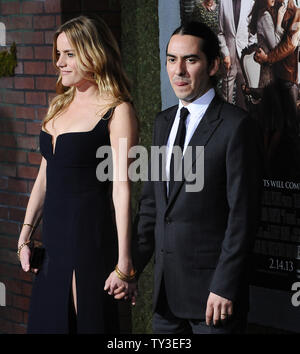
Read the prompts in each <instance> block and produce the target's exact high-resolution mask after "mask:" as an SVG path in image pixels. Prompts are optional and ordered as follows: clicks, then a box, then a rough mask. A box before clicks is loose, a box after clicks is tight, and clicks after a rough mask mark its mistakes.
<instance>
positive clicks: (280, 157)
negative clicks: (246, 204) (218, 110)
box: [180, 0, 300, 331]
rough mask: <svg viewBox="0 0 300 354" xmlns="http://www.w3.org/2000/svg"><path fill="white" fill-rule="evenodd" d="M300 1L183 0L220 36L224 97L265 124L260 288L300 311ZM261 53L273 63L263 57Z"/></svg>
mask: <svg viewBox="0 0 300 354" xmlns="http://www.w3.org/2000/svg"><path fill="white" fill-rule="evenodd" d="M267 4H269V7H268V6H267ZM270 4H271V6H270ZM299 5H300V3H299V4H298V2H297V1H296V0H288V1H283V0H281V1H280V0H276V1H275V0H274V1H271V2H270V1H264V0H259V1H258V0H256V1H252V0H247V1H245V0H242V1H241V4H240V8H239V9H238V10H237V12H239V13H238V14H237V15H236V13H235V7H234V6H235V5H234V1H232V0H225V1H224V0H223V4H222V6H221V4H220V0H214V1H211V0H209V1H205V0H200V1H199V0H181V1H180V13H181V20H182V21H188V20H198V21H201V22H204V23H206V24H207V25H208V26H210V27H211V29H212V30H213V31H215V33H216V34H217V35H218V38H219V43H220V46H221V53H222V58H223V60H222V68H221V70H220V79H219V83H218V90H219V93H220V95H222V96H223V98H224V99H225V100H227V101H229V102H231V103H233V104H236V105H238V106H240V107H242V108H244V109H246V110H247V111H248V112H249V114H250V116H251V117H252V119H256V120H257V121H258V123H259V126H260V129H261V134H262V141H263V155H264V171H263V196H262V208H261V221H260V227H259V230H258V234H257V235H256V240H255V250H254V253H255V255H254V269H255V271H254V275H253V279H252V285H253V286H256V287H261V288H265V289H273V290H279V291H286V292H289V294H290V295H289V298H288V302H289V304H288V305H287V306H291V307H293V306H294V310H296V307H298V306H299V305H300V303H299V301H298V300H299V299H298V298H294V301H296V302H294V304H293V303H291V302H293V299H292V295H293V293H292V292H291V291H293V290H297V289H298V288H300V283H299V282H300V135H299V133H300V130H299V127H300V124H299V123H300V109H299V107H300V100H299V88H298V83H299V79H298V77H299V72H298V66H299V54H298V42H299V38H300V36H299V32H300V27H299V23H297V22H295V14H296V12H297V7H298V6H299ZM232 38H235V40H233V39H232ZM257 52H259V53H260V54H261V55H263V56H264V59H267V60H266V61H265V62H263V63H259V62H257V60H258V59H257V57H256V55H257V54H256V53H257ZM228 57H229V58H228ZM256 59H257V60H256ZM258 61H259V60H258ZM273 293H274V294H275V293H276V291H275V292H274V291H273ZM273 293H272V291H269V292H268V293H267V294H268V296H267V297H269V296H272V295H270V294H273ZM261 294H264V293H261ZM297 299H298V300H297ZM269 300H270V299H265V300H264V301H265V305H266V306H267V301H269ZM273 300H274V299H273ZM258 301H261V300H260V299H259V300H258ZM284 301H285V300H284ZM297 301H298V302H297ZM275 302H276V300H275ZM286 302H287V301H286ZM278 305H279V306H281V305H282V306H283V307H284V304H280V303H278V304H277V306H278ZM261 307H263V306H261ZM298 310H299V307H298V309H297V311H298ZM297 313H298V315H299V311H298V312H297ZM281 320H282V326H283V327H281V328H284V321H285V320H284V318H281ZM263 324H265V323H263ZM268 324H272V323H271V322H269V323H268ZM277 325H278V324H277ZM291 327H292V328H293V329H295V328H294V327H293V325H292V326H288V328H289V329H291ZM296 331H300V329H299V328H298V329H296Z"/></svg>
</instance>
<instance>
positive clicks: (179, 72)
mask: <svg viewBox="0 0 300 354" xmlns="http://www.w3.org/2000/svg"><path fill="white" fill-rule="evenodd" d="M202 43H203V40H202V39H201V38H199V37H195V36H190V35H180V34H175V35H174V36H172V37H171V39H170V42H169V45H168V49H167V72H168V75H169V79H170V83H171V85H172V88H173V90H174V92H175V95H176V96H177V97H178V98H179V99H180V100H181V102H182V103H183V105H187V104H189V103H191V102H193V101H194V100H195V99H197V98H198V97H200V96H202V95H203V94H204V93H205V92H206V91H208V89H209V88H210V87H211V82H210V76H212V75H214V74H215V73H216V71H217V69H218V64H217V63H214V65H212V68H210V69H209V68H208V64H207V59H206V55H205V54H204V53H203V51H202V50H201V48H202Z"/></svg>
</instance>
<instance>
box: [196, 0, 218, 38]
mask: <svg viewBox="0 0 300 354" xmlns="http://www.w3.org/2000/svg"><path fill="white" fill-rule="evenodd" d="M191 17H192V20H194V21H199V22H203V23H205V24H206V25H207V26H209V27H210V28H211V29H212V30H213V31H214V32H215V33H216V34H218V31H219V4H218V2H217V1H216V0H200V1H198V2H197V3H196V4H195V7H194V10H193V12H192V16H191Z"/></svg>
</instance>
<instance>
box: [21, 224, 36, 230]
mask: <svg viewBox="0 0 300 354" xmlns="http://www.w3.org/2000/svg"><path fill="white" fill-rule="evenodd" d="M24 225H27V226H30V227H31V228H32V229H33V228H34V226H33V225H31V224H23V226H24Z"/></svg>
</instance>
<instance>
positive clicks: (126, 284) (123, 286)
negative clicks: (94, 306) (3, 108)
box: [104, 270, 138, 306]
mask: <svg viewBox="0 0 300 354" xmlns="http://www.w3.org/2000/svg"><path fill="white" fill-rule="evenodd" d="M104 290H105V291H108V294H109V295H113V296H114V298H115V299H117V300H120V299H123V298H124V300H127V299H130V300H131V304H132V305H133V306H134V305H135V304H136V297H137V295H138V289H137V282H136V281H135V280H134V279H133V280H132V281H125V280H122V279H120V276H119V275H118V273H117V271H116V270H114V271H113V272H111V273H110V275H109V277H108V278H107V280H106V282H105V286H104Z"/></svg>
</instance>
